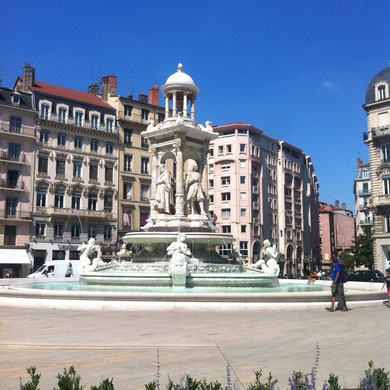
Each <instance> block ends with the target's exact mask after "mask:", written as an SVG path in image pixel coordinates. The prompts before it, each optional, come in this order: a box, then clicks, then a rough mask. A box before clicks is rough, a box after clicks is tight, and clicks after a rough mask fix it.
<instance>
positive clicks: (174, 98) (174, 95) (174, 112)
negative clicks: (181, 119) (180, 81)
mask: <svg viewBox="0 0 390 390" xmlns="http://www.w3.org/2000/svg"><path fill="white" fill-rule="evenodd" d="M172 114H173V117H176V116H177V108H176V92H173V98H172Z"/></svg>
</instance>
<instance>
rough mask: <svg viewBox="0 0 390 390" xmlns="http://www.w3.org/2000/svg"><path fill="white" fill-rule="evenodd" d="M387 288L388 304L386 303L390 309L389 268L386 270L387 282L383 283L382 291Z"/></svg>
mask: <svg viewBox="0 0 390 390" xmlns="http://www.w3.org/2000/svg"><path fill="white" fill-rule="evenodd" d="M385 286H386V287H387V297H388V298H389V299H388V302H387V303H386V306H387V307H390V268H387V270H386V276H385V281H384V282H383V286H382V290H383V289H384V288H385Z"/></svg>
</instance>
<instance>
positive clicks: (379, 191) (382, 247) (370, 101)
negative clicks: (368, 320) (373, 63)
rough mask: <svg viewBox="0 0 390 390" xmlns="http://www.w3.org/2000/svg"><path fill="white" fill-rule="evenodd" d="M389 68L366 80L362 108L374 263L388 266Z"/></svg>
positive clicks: (382, 267)
mask: <svg viewBox="0 0 390 390" xmlns="http://www.w3.org/2000/svg"><path fill="white" fill-rule="evenodd" d="M389 88H390V68H386V69H384V70H382V71H381V72H379V73H378V74H377V75H376V76H374V78H373V79H372V80H371V81H370V83H369V84H368V87H367V90H366V99H365V104H363V109H364V110H365V111H366V114H367V132H366V133H364V143H365V144H366V145H367V146H368V153H369V159H370V184H371V198H370V208H371V210H372V221H373V235H372V237H373V240H374V262H375V264H374V266H375V269H378V270H380V271H382V272H383V271H384V270H385V269H386V268H389V267H390V91H389Z"/></svg>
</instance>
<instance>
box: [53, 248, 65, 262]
mask: <svg viewBox="0 0 390 390" xmlns="http://www.w3.org/2000/svg"><path fill="white" fill-rule="evenodd" d="M52 259H53V260H65V251H64V250H61V251H57V250H53V251H52Z"/></svg>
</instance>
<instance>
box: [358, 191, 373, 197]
mask: <svg viewBox="0 0 390 390" xmlns="http://www.w3.org/2000/svg"><path fill="white" fill-rule="evenodd" d="M358 194H359V196H371V190H363V191H359V192H358Z"/></svg>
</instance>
